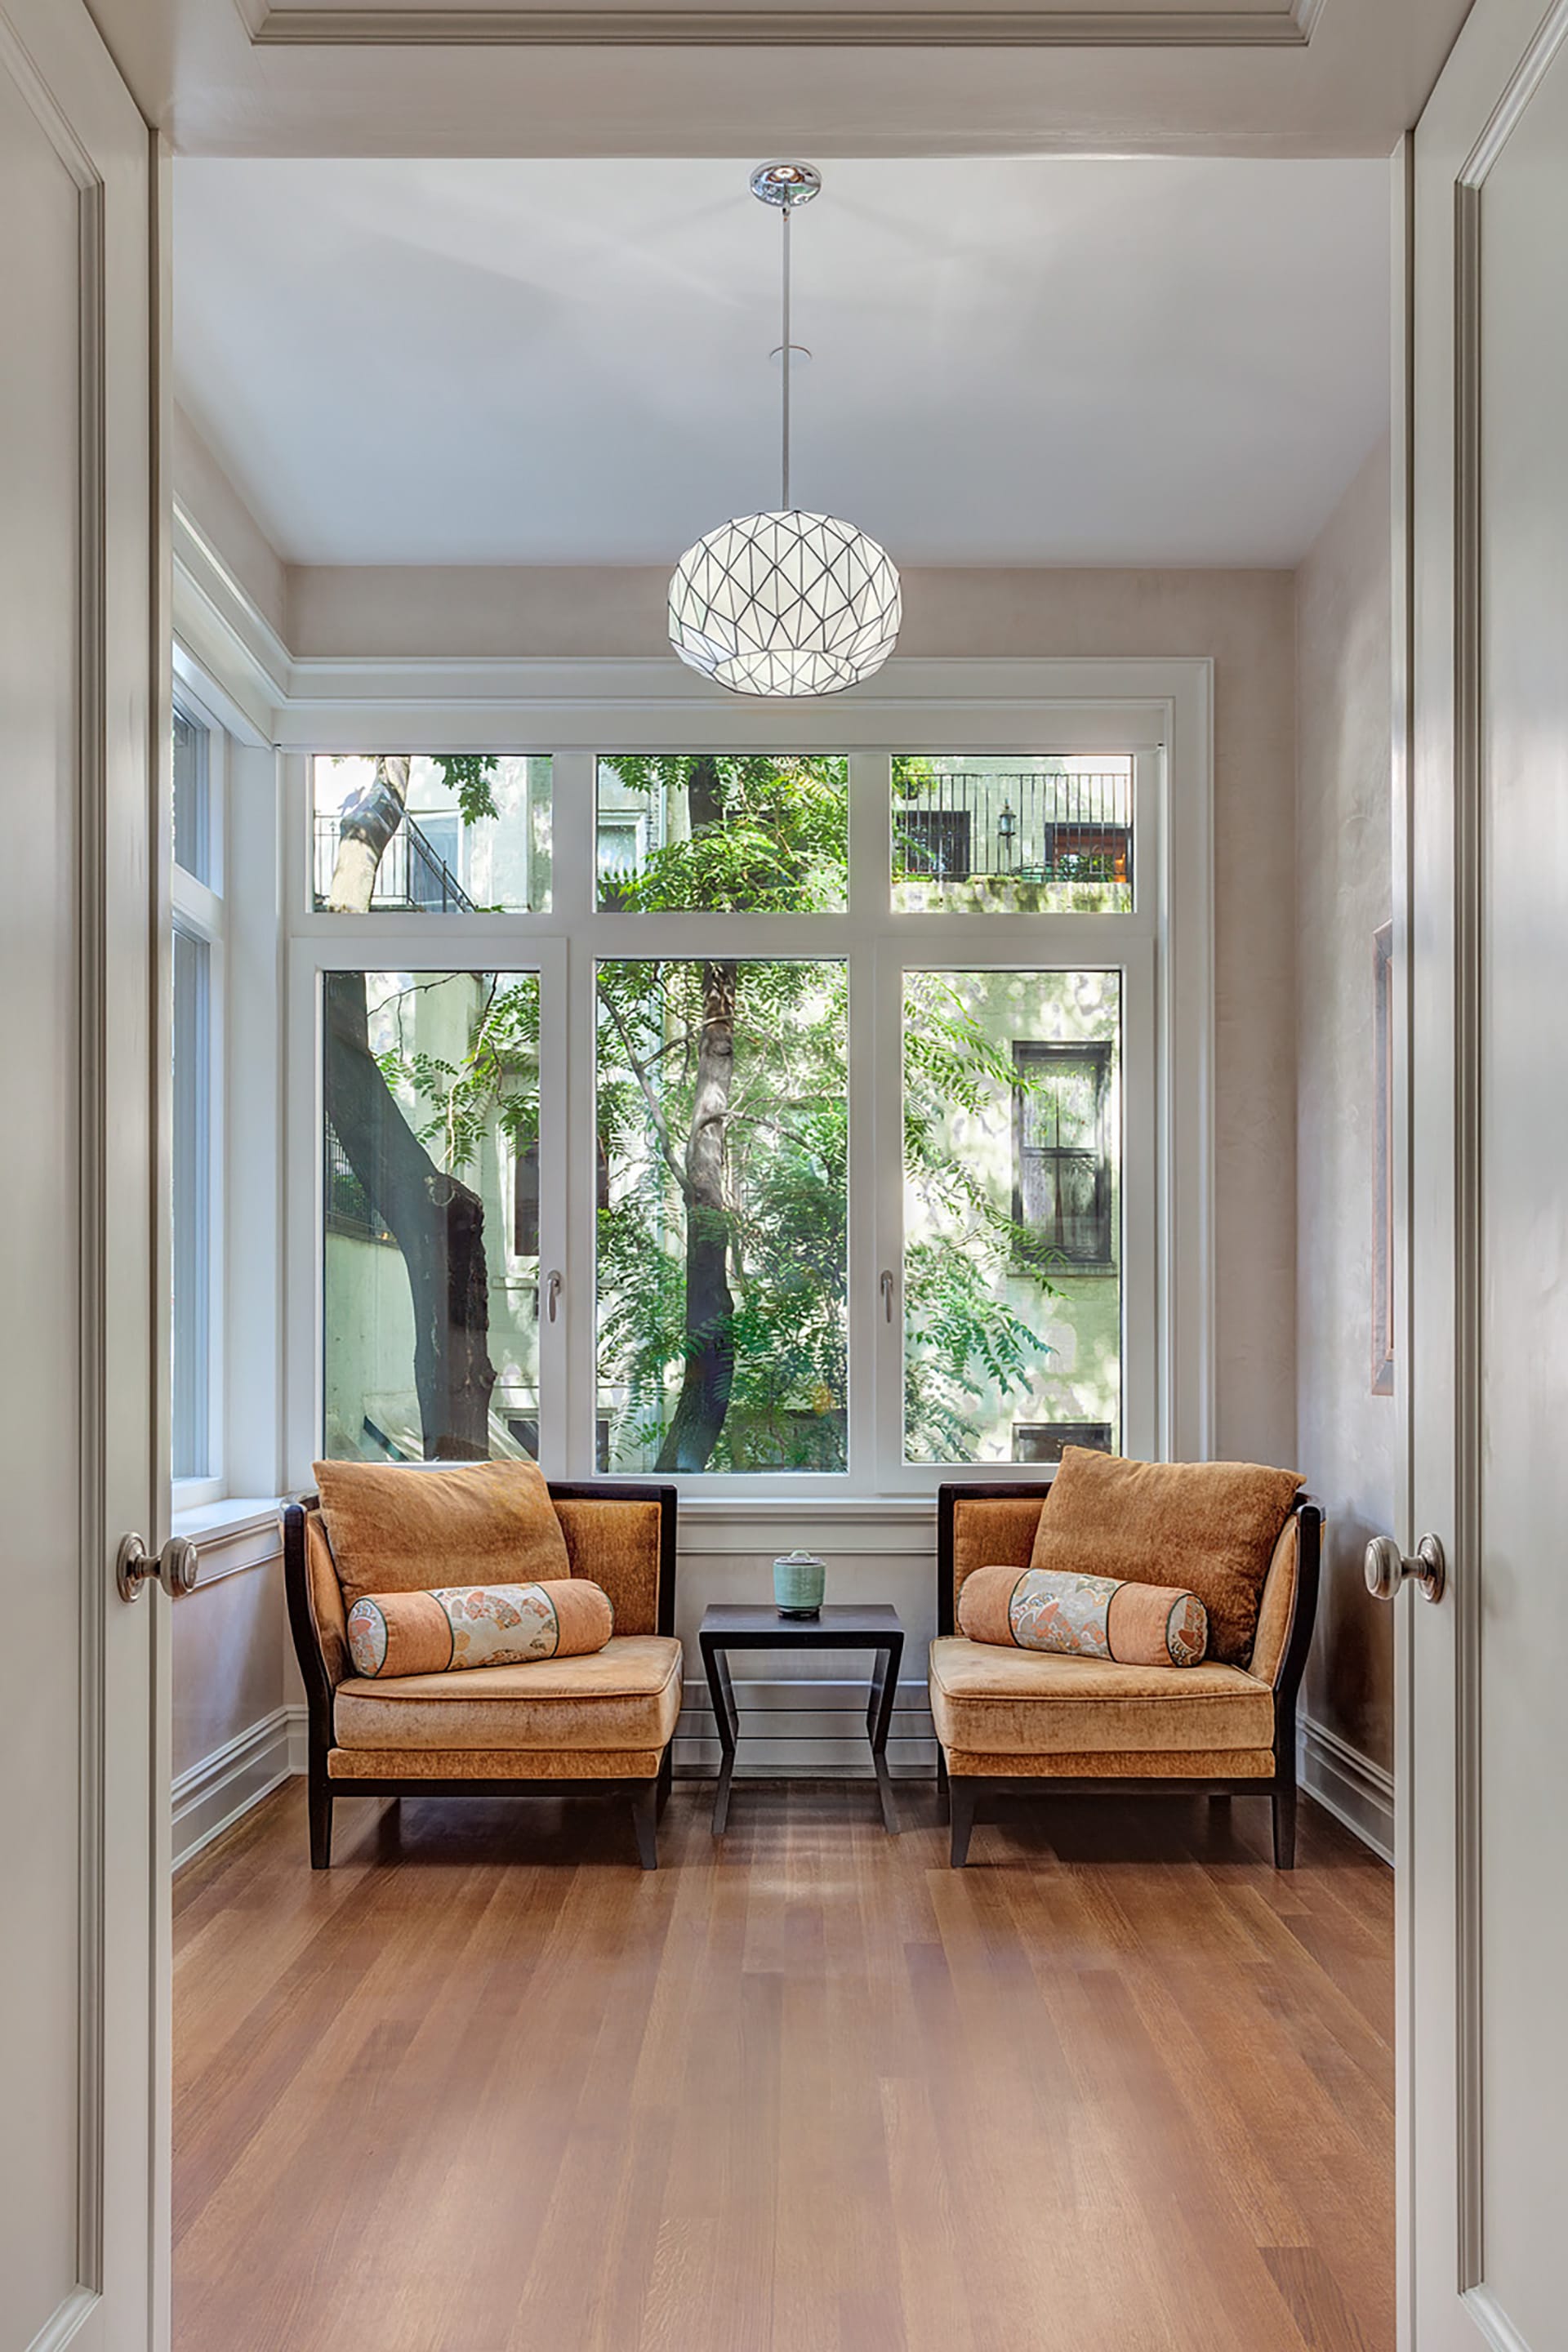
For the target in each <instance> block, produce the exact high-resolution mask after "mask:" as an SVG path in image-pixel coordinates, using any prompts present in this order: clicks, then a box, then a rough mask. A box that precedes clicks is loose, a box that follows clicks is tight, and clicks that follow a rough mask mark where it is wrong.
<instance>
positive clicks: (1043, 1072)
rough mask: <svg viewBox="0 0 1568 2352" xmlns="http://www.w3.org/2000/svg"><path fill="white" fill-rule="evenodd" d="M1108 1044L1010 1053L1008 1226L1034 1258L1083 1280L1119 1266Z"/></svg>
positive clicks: (1031, 1046) (1021, 1044)
mask: <svg viewBox="0 0 1568 2352" xmlns="http://www.w3.org/2000/svg"><path fill="white" fill-rule="evenodd" d="M1114 1050H1115V1048H1114V1046H1113V1045H1111V1043H1110V1040H1109V1039H1104V1040H1101V1041H1099V1042H1096V1043H1094V1044H1089V1045H1083V1044H1073V1045H1055V1044H1046V1043H1044V1042H1036V1041H1035V1040H1032V1039H1025V1040H1020V1041H1018V1042H1017V1043H1016V1044H1015V1045H1014V1047H1013V1066H1014V1069H1015V1071H1016V1073H1017V1079H1016V1085H1015V1087H1014V1093H1013V1219H1014V1223H1016V1224H1018V1225H1020V1226H1022V1228H1023V1229H1024V1232H1025V1233H1026V1234H1027V1235H1028V1237H1029V1243H1030V1244H1031V1253H1033V1252H1034V1251H1043V1253H1044V1254H1045V1257H1046V1260H1047V1265H1049V1264H1050V1263H1051V1262H1056V1263H1058V1264H1060V1265H1062V1266H1063V1267H1064V1268H1067V1267H1071V1268H1074V1269H1076V1270H1078V1271H1080V1272H1091V1271H1092V1272H1094V1273H1109V1272H1110V1270H1111V1269H1112V1268H1113V1267H1114V1265H1115V1262H1116V1235H1115V1186H1114V1183H1113V1181H1112V1167H1111V1163H1112V1156H1113V1155H1112V1149H1111V1145H1112V1139H1111V1135H1110V1057H1111V1055H1112V1053H1113V1052H1114Z"/></svg>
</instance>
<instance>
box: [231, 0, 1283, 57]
mask: <svg viewBox="0 0 1568 2352" xmlns="http://www.w3.org/2000/svg"><path fill="white" fill-rule="evenodd" d="M1324 5H1326V0H1291V5H1288V6H1284V7H1279V8H1269V9H1246V8H1203V9H1182V8H1137V9H1115V8H1070V9H1055V8H1048V9H1047V8H1017V9H1006V8H986V9H975V10H973V11H971V10H968V9H963V8H887V9H881V8H850V9H826V8H804V9H796V8H789V7H777V6H763V7H755V8H729V9H724V8H662V7H656V8H647V9H642V8H593V7H587V8H560V7H556V8H518V7H497V8H439V7H423V8H420V7H409V8H397V7H390V8H388V7H366V8H310V7H305V8H299V7H295V8H287V7H286V8H267V9H265V10H263V11H262V12H261V13H260V14H259V16H258V17H257V19H256V20H255V21H253V22H251V23H250V26H249V30H250V37H251V40H252V42H253V44H254V45H255V46H256V47H261V48H373V49H374V48H552V49H561V48H588V47H593V48H599V47H610V48H704V49H730V48H770V49H781V48H783V49H811V48H834V49H844V48H854V49H995V48H1004V49H1039V48H1047V49H1278V48H1284V49H1302V48H1305V47H1307V44H1308V43H1309V42H1310V39H1311V37H1312V35H1313V32H1314V31H1315V29H1316V26H1317V23H1318V19H1319V17H1320V16H1321V13H1322V9H1323V7H1324Z"/></svg>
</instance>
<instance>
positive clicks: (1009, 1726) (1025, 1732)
mask: <svg viewBox="0 0 1568 2352" xmlns="http://www.w3.org/2000/svg"><path fill="white" fill-rule="evenodd" d="M931 1716H932V1718H933V1720H934V1722H935V1724H936V1735H937V1738H939V1739H940V1740H941V1742H942V1746H943V1747H944V1748H958V1749H963V1750H964V1751H965V1752H966V1753H968V1754H971V1755H975V1754H978V1755H994V1756H1006V1757H1008V1758H1011V1759H1016V1758H1018V1757H1020V1756H1041V1757H1049V1756H1053V1755H1073V1756H1081V1755H1095V1754H1103V1755H1106V1756H1110V1755H1112V1754H1114V1755H1115V1756H1116V1757H1117V1758H1118V1759H1119V1760H1118V1765H1117V1768H1116V1769H1119V1770H1121V1771H1125V1770H1127V1769H1128V1767H1127V1764H1126V1761H1125V1759H1126V1757H1127V1756H1128V1754H1129V1753H1130V1752H1131V1753H1135V1754H1150V1755H1172V1754H1186V1753H1189V1752H1190V1753H1193V1754H1194V1755H1195V1754H1196V1753H1198V1752H1200V1751H1201V1752H1202V1753H1203V1754H1204V1755H1205V1757H1208V1756H1212V1755H1214V1754H1215V1752H1217V1751H1222V1750H1225V1749H1228V1748H1253V1749H1260V1748H1268V1747H1269V1746H1270V1745H1271V1743H1272V1741H1273V1738H1274V1694H1273V1692H1272V1691H1270V1690H1269V1689H1268V1686H1267V1685H1265V1684H1263V1683H1260V1682H1256V1681H1254V1679H1253V1677H1252V1676H1251V1675H1248V1674H1244V1673H1243V1671H1242V1670H1241V1668H1240V1667H1239V1666H1224V1665H1215V1664H1205V1665H1201V1666H1121V1665H1116V1664H1113V1663H1112V1662H1111V1661H1110V1659H1108V1658H1070V1657H1063V1656H1060V1655H1058V1654H1056V1653H1054V1652H1051V1651H1047V1650H1007V1649H999V1648H996V1647H994V1646H993V1645H992V1644H990V1643H983V1642H969V1641H965V1639H964V1638H963V1635H962V1634H957V1633H954V1634H945V1635H943V1636H942V1638H941V1639H940V1640H938V1641H935V1642H933V1643H931ZM1008 1769H1011V1770H1014V1771H1016V1770H1018V1769H1020V1768H1019V1766H1018V1765H1017V1764H1016V1761H1015V1762H1014V1763H1012V1764H1010V1766H1009V1768H1008ZM1042 1769H1045V1768H1044V1767H1042ZM1107 1769H1110V1767H1109V1766H1108V1767H1107ZM1150 1769H1151V1770H1152V1769H1155V1768H1153V1767H1151V1768H1150ZM1194 1769H1198V1768H1197V1767H1196V1766H1195V1765H1194ZM1203 1769H1205V1771H1207V1770H1210V1769H1212V1767H1210V1766H1209V1765H1207V1764H1206V1763H1205V1766H1204V1767H1203Z"/></svg>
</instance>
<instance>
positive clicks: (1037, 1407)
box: [903, 969, 1121, 1462]
mask: <svg viewBox="0 0 1568 2352" xmlns="http://www.w3.org/2000/svg"><path fill="white" fill-rule="evenodd" d="M903 1025H904V1118H903V1134H904V1266H903V1277H904V1280H903V1287H904V1454H905V1458H906V1460H908V1461H910V1462H1006V1461H1010V1460H1017V1459H1018V1458H1019V1456H1018V1454H1017V1450H1016V1442H1015V1432H1016V1425H1017V1424H1018V1423H1019V1422H1020V1421H1023V1422H1025V1423H1034V1422H1035V1420H1036V1418H1037V1415H1038V1417H1039V1418H1040V1419H1041V1420H1044V1419H1045V1418H1046V1416H1047V1413H1048V1414H1049V1415H1050V1417H1051V1418H1052V1419H1053V1420H1054V1419H1056V1418H1058V1417H1066V1416H1075V1415H1082V1416H1085V1417H1088V1418H1092V1419H1094V1420H1095V1421H1097V1422H1100V1421H1103V1422H1104V1423H1106V1424H1108V1425H1109V1426H1110V1427H1112V1428H1114V1427H1116V1426H1117V1424H1118V1423H1119V1422H1120V1418H1121V1300H1120V1297H1119V1296H1118V1292H1117V1287H1116V1286H1115V1285H1114V1284H1106V1283H1105V1282H1103V1281H1100V1282H1084V1281H1082V1280H1081V1279H1079V1277H1080V1276H1081V1274H1082V1272H1083V1271H1084V1267H1085V1265H1086V1263H1089V1264H1092V1265H1093V1266H1094V1268H1095V1271H1096V1272H1097V1273H1100V1274H1103V1273H1105V1272H1108V1271H1110V1270H1111V1260H1112V1257H1113V1254H1114V1242H1113V1235H1114V1226H1115V1215H1116V1208H1115V1203H1116V1196H1117V1184H1116V1167H1115V1159H1114V1155H1113V1152H1112V1149H1111V1142H1110V1138H1111V1132H1112V1130H1111V1126H1110V1118H1109V1111H1108V1106H1109V1104H1110V1089H1111V1086H1112V1084H1113V1074H1114V1069H1115V1064H1116V1058H1117V1054H1118V1047H1119V1041H1120V1034H1121V973H1120V972H1119V971H1085V970H1077V971H1060V970H1058V971H1024V970H1018V969H999V970H992V969H987V970H982V971H975V970H963V971H910V972H908V973H906V976H905V981H904V1014H903ZM1044 1031H1050V1032H1053V1033H1054V1034H1053V1036H1052V1037H1051V1040H1050V1042H1048V1043H1042V1042H1039V1040H1040V1038H1041V1033H1042V1032H1044ZM1020 1032H1022V1033H1023V1034H1022V1035H1020V1034H1019V1033H1020ZM1080 1136H1085V1137H1088V1138H1090V1139H1092V1145H1093V1149H1092V1151H1091V1152H1089V1153H1088V1154H1085V1153H1084V1152H1083V1151H1081V1150H1079V1148H1078V1146H1079V1138H1080ZM1086 1159H1087V1160H1089V1168H1088V1171H1087V1173H1086V1172H1085V1170H1084V1166H1083V1162H1084V1161H1085V1160H1086ZM1091 1251H1092V1253H1093V1255H1092V1257H1089V1255H1088V1253H1089V1252H1091ZM1031 1407H1032V1408H1034V1410H1033V1411H1031V1410H1030V1408H1031Z"/></svg>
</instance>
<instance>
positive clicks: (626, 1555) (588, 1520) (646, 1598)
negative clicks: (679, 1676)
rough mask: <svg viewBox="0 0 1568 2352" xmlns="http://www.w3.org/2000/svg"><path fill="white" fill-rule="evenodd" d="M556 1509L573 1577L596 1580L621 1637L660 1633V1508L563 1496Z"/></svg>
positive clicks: (655, 1504)
mask: <svg viewBox="0 0 1568 2352" xmlns="http://www.w3.org/2000/svg"><path fill="white" fill-rule="evenodd" d="M555 1510H556V1515H557V1517H559V1519H560V1522H561V1532H562V1534H563V1536H564V1537H565V1538H566V1549H567V1552H568V1555H569V1556H570V1559H571V1561H572V1573H573V1575H574V1576H590V1577H592V1578H593V1580H594V1582H595V1584H597V1585H599V1586H601V1587H602V1588H603V1590H604V1591H605V1592H607V1593H608V1594H609V1596H610V1605H611V1607H612V1608H613V1609H614V1611H615V1612H616V1633H658V1569H659V1549H660V1544H661V1540H662V1538H663V1534H664V1513H663V1511H662V1510H661V1509H660V1507H659V1506H658V1504H657V1503H643V1502H637V1501H634V1500H632V1499H631V1498H630V1497H628V1498H627V1500H626V1501H625V1502H624V1503H623V1502H619V1501H616V1499H615V1498H614V1497H601V1496H597V1495H595V1496H591V1497H590V1496H569V1495H563V1496H562V1498H561V1500H560V1501H559V1502H558V1503H557V1504H556V1506H555Z"/></svg>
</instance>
